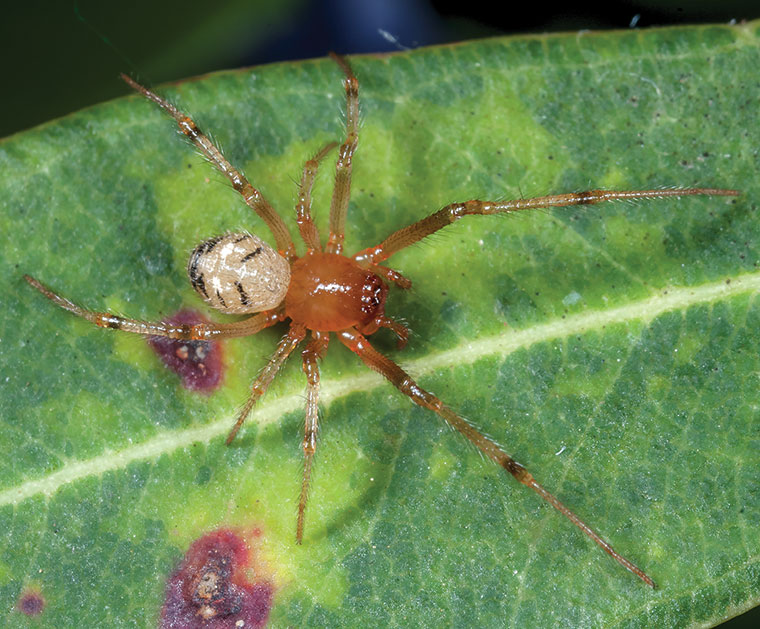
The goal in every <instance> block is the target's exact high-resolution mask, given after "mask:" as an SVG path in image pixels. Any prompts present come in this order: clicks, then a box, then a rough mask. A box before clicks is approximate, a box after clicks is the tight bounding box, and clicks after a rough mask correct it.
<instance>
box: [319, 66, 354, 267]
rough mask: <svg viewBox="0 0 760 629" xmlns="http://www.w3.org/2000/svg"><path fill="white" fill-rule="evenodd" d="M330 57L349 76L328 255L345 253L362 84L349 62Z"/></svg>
mask: <svg viewBox="0 0 760 629" xmlns="http://www.w3.org/2000/svg"><path fill="white" fill-rule="evenodd" d="M330 56H331V57H332V58H333V59H334V60H335V62H336V63H337V64H338V65H339V66H340V68H341V70H343V73H344V74H345V75H346V81H345V86H346V141H345V142H344V143H343V144H342V145H341V147H340V149H339V151H338V161H337V163H336V165H335V187H334V188H333V197H332V202H331V203H330V235H329V237H328V239H327V247H326V248H325V250H326V251H327V253H342V251H343V238H344V236H345V225H346V213H347V212H348V200H349V198H350V197H351V159H352V158H353V156H354V151H355V150H356V145H357V143H358V140H359V81H357V80H356V76H355V75H354V71H353V70H352V69H351V66H350V65H349V64H348V61H346V59H344V58H343V57H341V56H339V55H336V54H335V53H330Z"/></svg>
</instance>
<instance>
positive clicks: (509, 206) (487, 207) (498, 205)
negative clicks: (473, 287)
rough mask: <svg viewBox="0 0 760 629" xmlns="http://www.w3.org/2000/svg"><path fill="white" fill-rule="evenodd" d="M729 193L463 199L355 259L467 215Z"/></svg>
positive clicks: (387, 251)
mask: <svg viewBox="0 0 760 629" xmlns="http://www.w3.org/2000/svg"><path fill="white" fill-rule="evenodd" d="M697 194H704V195H713V196H731V197H735V196H738V195H739V191H738V190H722V189H718V188H683V189H672V190H667V189H666V190H588V191H586V192H571V193H568V194H556V195H551V196H545V197H535V198H532V199H515V200H512V201H504V202H496V201H477V200H474V201H466V202H464V203H452V204H450V205H447V206H446V207H445V208H443V209H441V210H438V211H437V212H435V213H434V214H431V215H430V216H428V217H427V218H423V219H422V220H421V221H417V222H416V223H412V224H411V225H407V226H406V227H404V228H402V229H399V230H398V231H396V232H394V233H392V234H391V235H390V236H388V237H387V238H386V239H385V240H383V242H381V243H380V244H379V245H377V246H375V247H368V248H367V249H364V250H363V251H360V252H359V253H357V254H356V255H354V256H353V257H354V260H356V261H357V262H359V263H360V264H362V265H363V266H369V265H372V264H378V263H380V262H382V261H384V260H387V259H388V258H390V257H391V256H392V255H393V254H394V253H398V252H399V251H400V250H401V249H404V248H405V247H408V246H410V245H413V244H414V243H416V242H419V241H420V240H422V239H423V238H426V237H427V236H430V235H431V234H434V233H435V232H437V231H438V230H439V229H442V228H444V227H446V226H447V225H450V224H451V223H453V222H454V221H456V220H458V219H460V218H462V217H463V216H468V215H478V214H482V215H487V214H505V213H509V212H518V211H520V210H535V209H537V208H548V207H566V206H569V205H594V204H596V203H603V202H604V201H614V200H616V199H626V200H633V199H661V198H663V197H683V196H690V195H697Z"/></svg>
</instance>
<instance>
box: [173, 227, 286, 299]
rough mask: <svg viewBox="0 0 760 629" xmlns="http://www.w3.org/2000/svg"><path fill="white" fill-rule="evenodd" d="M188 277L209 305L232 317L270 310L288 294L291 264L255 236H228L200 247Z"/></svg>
mask: <svg viewBox="0 0 760 629" xmlns="http://www.w3.org/2000/svg"><path fill="white" fill-rule="evenodd" d="M187 274H188V275H189V276H190V282H191V283H192V285H193V288H194V289H195V290H196V291H197V292H198V294H199V295H200V296H201V297H202V298H203V300H204V301H206V302H207V303H208V304H209V305H211V306H213V307H214V308H216V309H217V310H221V311H222V312H226V313H228V314H250V313H254V312H261V311H262V310H270V309H271V308H275V307H276V306H278V305H279V304H280V302H281V301H282V300H283V299H284V298H285V293H287V292H288V285H289V283H290V264H288V261H287V260H286V259H285V258H283V257H282V256H281V255H280V254H278V253H277V252H276V251H275V250H274V249H272V247H270V246H269V245H268V244H267V243H265V242H264V241H263V240H261V239H260V238H258V237H257V236H254V235H253V234H224V235H223V236H216V237H215V238H210V239H209V240H206V241H204V242H202V243H201V244H200V245H198V246H197V247H196V248H195V250H194V251H193V253H192V254H191V255H190V260H189V261H188V263H187Z"/></svg>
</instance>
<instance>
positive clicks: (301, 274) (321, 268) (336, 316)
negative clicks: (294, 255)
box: [285, 252, 388, 332]
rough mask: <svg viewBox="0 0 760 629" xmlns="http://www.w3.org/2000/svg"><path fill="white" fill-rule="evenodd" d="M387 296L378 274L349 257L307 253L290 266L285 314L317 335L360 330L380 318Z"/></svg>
mask: <svg viewBox="0 0 760 629" xmlns="http://www.w3.org/2000/svg"><path fill="white" fill-rule="evenodd" d="M387 293H388V287H387V286H386V285H385V284H384V283H383V281H382V280H381V279H380V278H379V277H378V276H377V275H375V274H374V273H372V272H371V271H367V270H366V269H363V268H361V267H360V266H359V265H358V264H357V263H356V262H355V261H354V260H352V259H351V258H347V257H345V256H342V255H339V254H336V253H319V252H310V253H307V254H306V255H305V256H303V257H302V258H299V259H298V260H296V261H295V262H294V263H293V266H292V268H291V273H290V286H289V287H288V293H287V295H286V296H285V314H286V315H287V316H288V317H290V318H291V319H292V320H293V321H294V322H297V323H302V324H303V325H305V326H306V327H307V328H309V329H310V330H319V331H320V332H336V331H338V330H345V329H346V328H350V327H351V326H359V327H360V328H363V327H364V326H365V325H367V324H369V323H371V322H372V321H374V320H375V319H376V318H377V317H379V316H382V315H383V311H384V308H385V297H386V294H387ZM375 329H377V327H375Z"/></svg>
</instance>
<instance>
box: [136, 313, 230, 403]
mask: <svg viewBox="0 0 760 629" xmlns="http://www.w3.org/2000/svg"><path fill="white" fill-rule="evenodd" d="M164 322H165V323H171V324H173V325H195V324H196V323H208V319H206V318H205V317H204V316H203V315H201V314H200V313H199V312H197V311H195V310H189V309H186V310H180V311H179V312H177V314H175V315H172V316H171V317H169V318H167V319H164ZM148 344H149V345H150V346H151V348H152V349H153V351H154V352H156V354H158V357H159V358H160V359H161V360H162V361H163V363H164V364H165V365H166V366H167V367H168V368H169V369H171V370H172V371H173V372H174V373H176V374H177V375H178V376H179V377H180V379H181V380H182V386H184V387H185V388H186V389H190V390H191V391H198V392H200V393H206V394H209V393H211V392H213V391H214V390H216V389H217V388H218V387H219V385H220V384H221V382H222V376H223V373H224V364H223V361H222V346H221V343H220V342H219V341H186V340H176V339H170V338H167V337H163V336H149V337H148Z"/></svg>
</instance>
